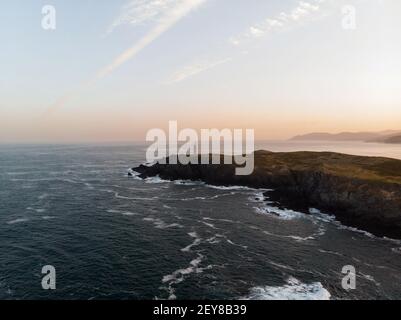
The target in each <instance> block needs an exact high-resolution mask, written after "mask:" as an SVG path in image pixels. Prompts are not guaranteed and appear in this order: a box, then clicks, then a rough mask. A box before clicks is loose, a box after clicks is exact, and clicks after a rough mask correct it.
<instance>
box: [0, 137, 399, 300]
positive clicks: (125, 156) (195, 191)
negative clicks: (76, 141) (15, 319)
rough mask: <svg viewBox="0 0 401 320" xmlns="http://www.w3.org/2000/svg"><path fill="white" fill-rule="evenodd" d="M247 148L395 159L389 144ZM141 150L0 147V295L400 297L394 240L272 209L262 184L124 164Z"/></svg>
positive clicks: (140, 157)
mask: <svg viewBox="0 0 401 320" xmlns="http://www.w3.org/2000/svg"><path fill="white" fill-rule="evenodd" d="M257 147H258V148H259V149H268V150H272V151H294V150H315V151H326V150H327V151H339V152H346V153H352V154H360V155H373V156H388V157H393V158H399V159H401V146H399V145H398V146H397V145H385V144H364V143H340V142H339V143H328V144H326V145H322V144H321V143H318V142H302V143H300V142H268V141H266V142H263V143H259V144H258V146H257ZM145 149H146V146H145V145H140V144H131V145H129V144H126V145H125V144H113V145H99V144H98V145H2V146H0V299H83V300H87V299H124V300H125V299H127V300H128V299H134V300H136V299H401V286H400V283H401V241H398V240H392V239H385V238H378V237H375V236H373V235H371V234H369V233H366V232H363V231H361V230H356V229H352V228H348V227H346V226H343V225H341V224H340V223H339V222H337V221H336V220H335V219H334V218H333V217H332V216H331V215H330V212H325V213H322V212H320V211H318V210H315V209H314V208H311V210H310V212H311V214H309V215H306V214H303V213H300V212H295V211H291V210H283V209H279V208H275V207H273V206H272V205H271V204H269V202H268V199H264V197H263V190H254V189H249V188H241V187H214V186H209V185H205V184H203V183H200V182H188V181H175V182H168V181H163V180H161V179H158V178H151V179H147V180H141V179H139V178H136V177H128V176H127V170H128V169H129V168H131V167H134V166H137V165H139V164H141V163H143V162H144V160H145V159H144V157H145ZM266 200H267V201H266ZM45 265H52V266H54V268H55V270H56V284H57V287H56V290H44V289H42V285H41V281H42V277H43V276H44V275H43V274H42V273H41V271H42V267H43V266H45ZM347 265H351V266H354V267H355V269H356V289H355V290H345V289H343V287H342V285H341V283H342V279H343V277H344V276H345V275H344V274H342V272H341V271H342V268H343V267H344V266H347Z"/></svg>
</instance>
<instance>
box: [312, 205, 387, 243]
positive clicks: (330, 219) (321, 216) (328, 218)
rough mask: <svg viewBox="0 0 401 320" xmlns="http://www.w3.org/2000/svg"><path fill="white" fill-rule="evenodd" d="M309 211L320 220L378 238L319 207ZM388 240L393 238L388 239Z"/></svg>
mask: <svg viewBox="0 0 401 320" xmlns="http://www.w3.org/2000/svg"><path fill="white" fill-rule="evenodd" d="M309 213H310V214H311V215H313V217H314V218H316V219H318V220H320V221H323V222H327V223H332V224H334V225H335V226H336V227H337V228H338V229H342V230H349V231H353V232H356V233H361V234H364V235H365V236H367V237H369V238H378V237H376V236H374V235H373V234H371V233H370V232H368V231H364V230H360V229H358V228H354V227H348V226H345V225H343V224H342V223H341V222H340V221H338V220H337V219H336V217H335V216H333V215H329V214H326V213H323V212H321V211H320V210H318V209H315V208H310V209H309ZM388 240H391V239H388Z"/></svg>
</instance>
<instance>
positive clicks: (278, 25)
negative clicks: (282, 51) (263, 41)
mask: <svg viewBox="0 0 401 320" xmlns="http://www.w3.org/2000/svg"><path fill="white" fill-rule="evenodd" d="M324 2H326V0H311V1H309V2H306V1H300V2H299V3H298V5H297V7H295V8H294V9H293V10H291V11H290V12H281V13H280V14H279V15H278V16H276V17H274V18H267V19H265V20H264V21H263V22H261V23H258V24H255V25H253V26H251V27H249V28H248V30H247V31H245V32H244V33H242V34H240V35H238V36H236V37H233V38H231V39H230V43H231V44H232V45H235V46H239V45H241V44H242V43H244V42H247V41H251V40H255V39H258V38H261V37H264V36H266V35H267V34H268V33H270V32H272V31H276V30H280V29H282V28H285V27H289V26H291V25H292V24H296V23H302V22H304V21H305V20H307V19H312V18H314V16H315V14H316V13H318V12H320V11H321V5H322V4H323V3H324Z"/></svg>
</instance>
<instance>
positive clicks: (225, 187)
mask: <svg viewBox="0 0 401 320" xmlns="http://www.w3.org/2000/svg"><path fill="white" fill-rule="evenodd" d="M205 186H206V187H208V188H212V189H217V190H245V191H254V190H256V189H255V188H249V187H244V186H215V185H212V184H206V185H205Z"/></svg>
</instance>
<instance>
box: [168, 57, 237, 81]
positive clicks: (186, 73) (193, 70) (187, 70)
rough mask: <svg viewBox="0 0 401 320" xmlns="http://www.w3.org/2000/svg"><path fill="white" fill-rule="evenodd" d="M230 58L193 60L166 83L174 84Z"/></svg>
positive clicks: (223, 62)
mask: <svg viewBox="0 0 401 320" xmlns="http://www.w3.org/2000/svg"><path fill="white" fill-rule="evenodd" d="M231 60H232V58H231V57H230V58H226V59H220V60H206V61H200V62H195V63H193V64H191V65H188V66H185V67H183V68H182V69H180V70H178V71H177V72H176V73H174V75H173V76H172V77H171V79H169V80H168V81H167V82H166V84H174V83H178V82H181V81H184V80H186V79H187V78H190V77H193V76H196V75H197V74H199V73H201V72H204V71H206V70H209V69H212V68H214V67H217V66H219V65H222V64H225V63H227V62H230V61H231Z"/></svg>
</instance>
